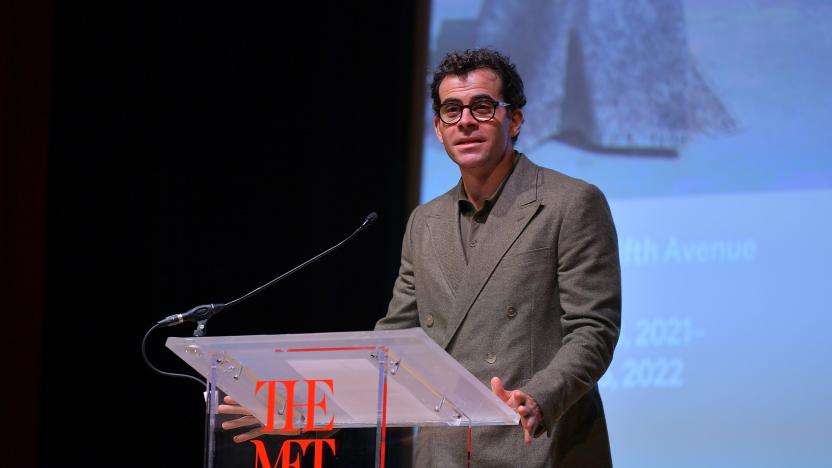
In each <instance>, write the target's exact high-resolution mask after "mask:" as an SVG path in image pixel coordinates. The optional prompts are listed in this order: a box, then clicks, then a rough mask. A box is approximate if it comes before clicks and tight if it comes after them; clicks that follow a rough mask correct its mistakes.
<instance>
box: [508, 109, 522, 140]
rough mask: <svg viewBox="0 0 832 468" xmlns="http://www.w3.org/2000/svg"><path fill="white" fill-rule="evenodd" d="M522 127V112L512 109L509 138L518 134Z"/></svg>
mask: <svg viewBox="0 0 832 468" xmlns="http://www.w3.org/2000/svg"><path fill="white" fill-rule="evenodd" d="M522 126H523V110H522V109H514V110H512V111H511V128H510V129H509V131H510V132H511V137H512V138H514V137H516V136H517V135H519V134H520V127H522Z"/></svg>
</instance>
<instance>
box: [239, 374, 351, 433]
mask: <svg viewBox="0 0 832 468" xmlns="http://www.w3.org/2000/svg"><path fill="white" fill-rule="evenodd" d="M298 382H299V381H298V380H260V381H258V382H257V385H256V386H255V388H254V393H255V394H257V392H259V391H260V389H261V388H263V385H266V398H267V399H268V401H267V411H268V414H267V415H266V426H265V427H264V428H263V432H272V431H273V430H274V406H275V399H276V398H277V387H276V384H278V383H280V384H282V385H283V386H284V387H286V412H285V415H284V416H285V418H286V423H285V424H284V425H283V427H282V428H280V430H282V431H296V430H297V428H296V427H295V425H294V415H295V408H296V407H304V406H305V407H306V416H307V419H306V425H305V426H303V431H329V430H332V426H333V424H334V422H335V417H332V418H330V419H329V423H328V424H327V425H326V426H324V427H321V428H316V427H315V408H316V407H317V408H321V409H322V410H323V412H324V414H326V395H325V394H324V395H323V397H321V401H319V402H315V388H316V385H315V384H316V383H317V382H322V383H324V384H326V385H327V386H328V387H329V391H330V392H331V393H332V394H333V395H334V394H335V388H334V387H333V384H332V379H310V380H304V382H306V385H307V397H306V403H295V384H297V383H298Z"/></svg>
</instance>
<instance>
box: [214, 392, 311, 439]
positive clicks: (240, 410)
mask: <svg viewBox="0 0 832 468" xmlns="http://www.w3.org/2000/svg"><path fill="white" fill-rule="evenodd" d="M222 402H223V404H221V405H219V406H217V412H218V413H220V414H236V415H239V416H240V417H239V418H237V419H232V420H230V421H226V422H224V423H222V428H223V430H226V431H229V430H234V429H239V428H241V427H250V426H257V427H255V428H253V429H250V430H249V431H247V432H244V433H242V434H238V435H236V436H234V442H236V443H238V444H239V443H241V442H245V441H247V440H251V439H255V438H257V437H260V436H262V435H266V434H277V435H298V434H300V431H299V430H295V431H280V430H274V431H272V432H263V427H264V424H263V423H261V422H260V420H259V419H257V418H255V417H254V414H253V413H252V412H251V410H249V409H248V408H246V407H244V406H240V404H239V403H237V401H236V400H234V399H233V398H231V397H230V396H226V397H225V398H223V400H222Z"/></svg>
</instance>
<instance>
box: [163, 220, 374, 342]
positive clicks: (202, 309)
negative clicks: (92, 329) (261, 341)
mask: <svg viewBox="0 0 832 468" xmlns="http://www.w3.org/2000/svg"><path fill="white" fill-rule="evenodd" d="M377 220H378V214H376V212H372V213H370V214H368V215H367V217H366V218H364V222H363V223H361V226H358V229H356V230H355V231H353V233H352V234H350V235H349V236H347V238H346V239H344V240H342V241H341V242H339V243H337V244H335V245H333V246H332V247H330V248H328V249H326V250H324V251H323V252H321V253H319V254H318V255H316V256H314V257H312V258H310V259H309V260H307V261H305V262H303V263H301V264H300V265H298V266H296V267H294V268H292V269H291V270H289V271H287V272H286V273H283V274H282V275H280V276H278V277H277V278H274V279H273V280H271V281H269V282H268V283H266V284H264V285H262V286H259V287H257V288H255V289H253V290H251V291H249V292H247V293H246V294H243V295H242V296H240V297H238V298H237V299H234V300H233V301H231V302H228V303H225V304H203V305H199V306H196V307H194V308H193V309H191V310H189V311H187V312H183V313H181V314H173V315H169V316H167V317H165V318H163V319H162V320H159V321H158V322H156V326H157V327H172V326H174V325H179V324H180V323H184V322H197V323H199V327H198V328H197V331H200V332H204V329H205V322H206V321H207V320H208V319H210V318H211V317H213V316H214V315H216V314H218V313H220V312H221V311H223V310H225V309H228V308H230V307H233V306H235V305H237V304H239V303H241V302H243V301H245V300H246V299H249V298H250V297H252V296H255V295H257V294H259V293H261V292H262V291H263V290H265V289H266V288H268V287H269V286H271V285H273V284H275V283H277V282H278V281H280V280H282V279H283V278H286V277H287V276H289V275H291V274H293V273H294V272H296V271H298V270H300V269H301V268H303V267H305V266H307V265H309V264H311V263H313V262H315V261H317V260H318V259H320V258H321V257H324V256H325V255H327V254H329V253H330V252H332V251H334V250H336V249H337V248H339V247H341V246H342V245H344V244H346V243H347V242H349V241H351V240H352V239H353V238H354V237H355V236H357V235H358V233H360V232H361V231H363V230H364V229H366V228H368V227H370V226H372V225H373V224H374V223H375V222H376V221H377Z"/></svg>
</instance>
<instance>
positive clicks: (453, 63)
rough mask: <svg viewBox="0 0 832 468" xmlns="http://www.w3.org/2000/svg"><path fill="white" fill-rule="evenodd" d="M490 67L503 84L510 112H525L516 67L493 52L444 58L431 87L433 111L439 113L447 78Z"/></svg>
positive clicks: (468, 52)
mask: <svg viewBox="0 0 832 468" xmlns="http://www.w3.org/2000/svg"><path fill="white" fill-rule="evenodd" d="M480 68H487V69H490V70H493V71H494V72H495V73H497V76H499V77H500V82H502V84H503V89H502V93H503V100H504V101H505V102H507V103H509V104H511V109H522V108H523V106H524V105H526V95H525V94H523V79H522V78H520V74H519V73H517V67H516V66H515V65H514V64H513V63H511V62H510V61H509V59H508V57H506V56H505V55H503V54H501V53H499V52H497V51H496V50H492V49H466V50H464V51H462V52H460V51H453V52H449V53H448V54H447V55H445V58H444V59H442V63H440V64H439V66H438V67H436V72H434V74H433V82H432V83H431V84H430V96H431V98H432V99H433V112H434V114H438V113H439V105H440V104H442V103H441V102H440V101H439V84H440V83H442V80H443V79H445V77H446V76H448V75H459V76H465V75H467V74H468V73H469V72H472V71H474V70H478V69H480Z"/></svg>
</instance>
